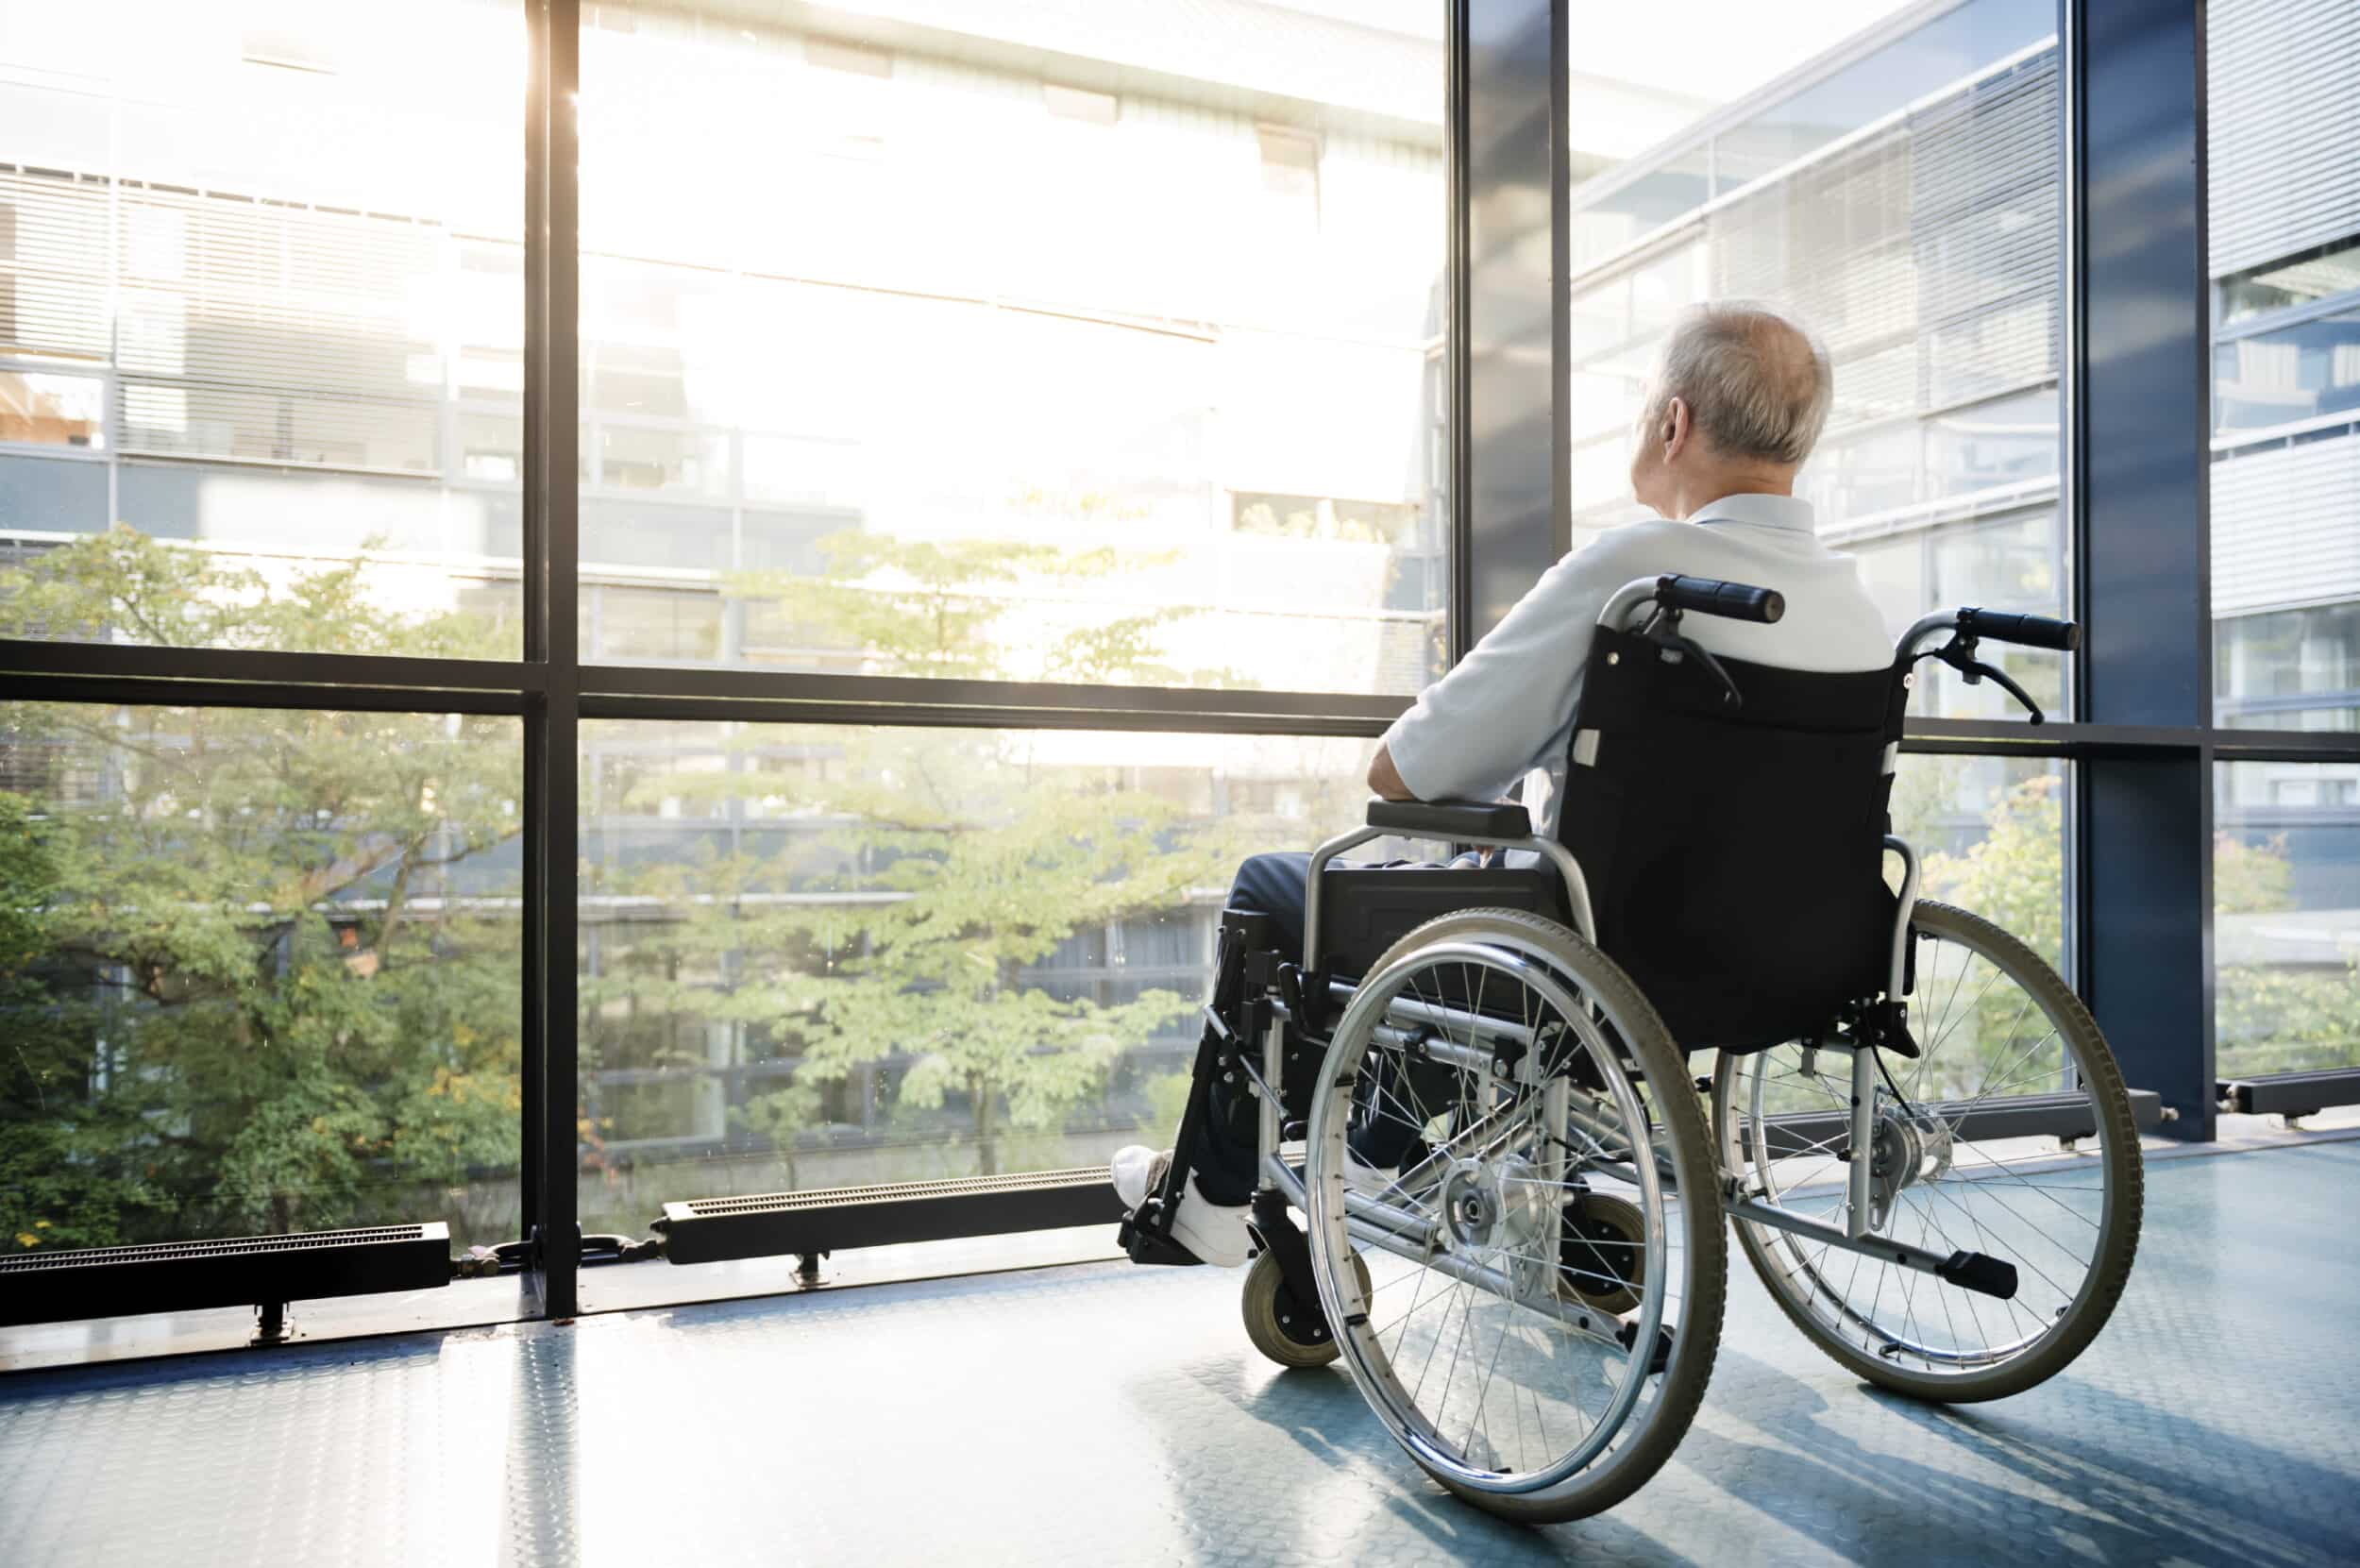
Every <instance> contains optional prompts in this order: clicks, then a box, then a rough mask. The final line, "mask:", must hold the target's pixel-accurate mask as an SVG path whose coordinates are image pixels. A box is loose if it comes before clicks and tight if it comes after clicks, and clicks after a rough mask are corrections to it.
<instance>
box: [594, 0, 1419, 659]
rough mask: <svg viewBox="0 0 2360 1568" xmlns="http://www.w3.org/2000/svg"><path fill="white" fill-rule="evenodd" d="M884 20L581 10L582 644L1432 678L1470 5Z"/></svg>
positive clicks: (668, 651) (982, 9)
mask: <svg viewBox="0 0 2360 1568" xmlns="http://www.w3.org/2000/svg"><path fill="white" fill-rule="evenodd" d="M868 9H869V10H870V11H871V12H872V13H873V14H872V15H871V17H870V20H869V21H868V23H867V24H862V25H850V24H840V23H839V24H822V23H821V22H820V21H818V20H816V19H812V18H804V19H801V20H795V19H788V20H782V19H781V18H780V16H779V14H778V8H776V7H772V6H767V5H758V4H750V3H743V0H699V3H697V4H693V5H685V6H682V5H643V6H634V5H599V6H596V7H590V8H585V9H584V17H583V25H582V350H581V352H582V492H581V515H582V598H581V615H582V656H583V658H584V659H585V660H587V661H591V662H599V661H609V662H628V663H691V664H699V665H722V666H734V667H750V668H761V669H780V670H801V671H836V672H846V673H858V674H880V675H907V676H929V675H933V676H952V677H988V678H998V679H1008V680H1025V681H1060V682H1085V683H1122V684H1141V683H1145V684H1169V685H1188V686H1220V687H1231V688H1239V687H1261V688H1282V687H1292V688H1296V689H1306V690H1320V691H1335V692H1354V693H1405V694H1406V693H1412V692H1415V691H1416V690H1417V689H1418V688H1419V687H1420V686H1421V685H1423V684H1424V683H1425V681H1426V680H1427V679H1429V678H1430V677H1431V676H1432V675H1433V674H1435V673H1437V672H1438V670H1439V667H1440V663H1439V662H1440V660H1441V657H1442V654H1443V639H1442V633H1441V627H1442V615H1443V605H1444V602H1445V593H1444V582H1443V575H1442V574H1443V563H1444V559H1445V551H1444V519H1443V517H1442V514H1441V508H1440V505H1439V501H1438V497H1437V490H1438V487H1439V485H1440V483H1441V472H1440V469H1439V467H1438V465H1437V463H1438V458H1439V454H1440V446H1439V443H1437V442H1436V441H1435V440H1434V439H1432V437H1433V433H1434V432H1435V431H1436V430H1439V428H1440V422H1441V413H1442V411H1441V407H1440V405H1439V402H1438V400H1437V396H1436V394H1437V392H1438V390H1439V388H1440V386H1441V377H1440V375H1439V365H1440V354H1441V330H1442V315H1441V311H1442V297H1443V295H1442V244H1443V236H1444V232H1445V230H1444V225H1443V199H1444V191H1443V165H1442V126H1441V118H1442V57H1441V18H1442V8H1441V7H1440V6H1439V5H1434V6H1425V5H1420V6H1414V7H1404V6H1392V7H1386V8H1375V9H1374V10H1373V11H1372V12H1371V13H1370V16H1369V18H1368V19H1366V20H1360V21H1349V20H1346V19H1345V18H1344V16H1343V15H1342V13H1340V12H1339V11H1337V10H1335V9H1334V8H1316V9H1315V8H1309V7H1306V8H1290V7H1285V6H1264V5H1255V4H1244V3H1237V0H1228V3H1222V4H1215V5H1210V6H1205V7H1201V8H1196V9H1195V10H1194V11H1192V12H1191V18H1192V22H1191V25H1190V26H1189V27H1188V28H1185V29H1184V28H1182V27H1180V26H1177V25H1172V23H1171V22H1170V21H1169V20H1168V19H1166V18H1163V17H1161V16H1160V15H1159V14H1158V12H1157V10H1156V8H1153V7H1142V6H1114V7H1106V8H1091V9H1088V10H1087V11H1082V10H1073V9H1071V8H1047V9H1044V8H1039V7H1034V6H1027V5H1021V4H1015V3H1007V0H992V3H981V4H964V3H963V4H958V5H949V4H938V3H932V0H897V3H892V4H887V5H884V6H881V7H875V8H868ZM847 26H850V27H851V30H846V27H847Z"/></svg>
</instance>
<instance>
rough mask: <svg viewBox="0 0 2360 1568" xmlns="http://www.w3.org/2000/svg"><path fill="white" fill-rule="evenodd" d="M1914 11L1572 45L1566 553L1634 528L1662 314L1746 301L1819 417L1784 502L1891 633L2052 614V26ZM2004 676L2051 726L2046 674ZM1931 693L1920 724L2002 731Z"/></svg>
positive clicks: (1775, 13)
mask: <svg viewBox="0 0 2360 1568" xmlns="http://www.w3.org/2000/svg"><path fill="white" fill-rule="evenodd" d="M1928 9H1929V8H1909V7H1905V6H1902V5H1899V4H1896V3H1892V0H1851V3H1847V4H1843V5H1832V6H1826V7H1817V8H1806V9H1804V10H1798V9H1797V8H1793V7H1788V8H1762V7H1759V6H1753V5H1741V4H1735V3H1729V4H1713V5H1709V6H1707V7H1705V8H1704V10H1703V11H1702V12H1701V13H1698V12H1696V11H1694V9H1692V10H1691V11H1690V12H1688V13H1686V14H1685V16H1684V20H1683V33H1682V38H1683V40H1684V41H1686V42H1684V44H1683V46H1679V47H1675V46H1673V45H1672V44H1671V43H1670V42H1668V41H1667V38H1666V36H1665V35H1664V34H1663V32H1662V30H1661V29H1660V27H1658V26H1654V25H1635V24H1634V25H1623V26H1615V25H1601V26H1600V27H1599V28H1598V29H1597V32H1598V36H1597V37H1596V38H1594V39H1592V38H1589V37H1587V36H1585V41H1584V42H1585V47H1584V50H1583V52H1582V59H1581V64H1580V69H1579V72H1578V73H1577V74H1576V76H1575V78H1574V80H1573V82H1572V84H1571V103H1572V110H1571V116H1572V124H1571V126H1570V134H1571V136H1572V139H1573V143H1574V149H1575V152H1574V156H1575V159H1576V166H1577V167H1580V168H1586V169H1590V170H1593V171H1594V172H1593V173H1592V174H1591V175H1590V176H1589V177H1587V178H1586V179H1583V178H1577V179H1576V185H1575V188H1574V193H1573V209H1574V215H1573V226H1574V235H1575V240H1574V254H1575V271H1574V277H1573V278H1572V281H1571V290H1572V300H1571V306H1572V312H1573V319H1574V321H1575V323H1576V327H1575V333H1574V362H1573V364H1572V365H1571V367H1570V373H1571V375H1572V378H1573V381H1572V386H1571V389H1570V391H1571V401H1572V406H1573V407H1574V409H1575V410H1576V417H1575V430H1574V434H1575V439H1576V455H1575V461H1574V479H1573V486H1574V493H1573V508H1574V516H1575V522H1576V543H1578V542H1579V541H1580V539H1581V538H1583V537H1585V536H1587V534H1588V533H1589V532H1591V531H1595V530H1599V529H1603V528H1607V527H1610V526H1612V525H1614V524H1616V523H1621V522H1626V521H1628V520H1630V519H1632V518H1634V517H1637V516H1640V515H1642V514H1643V513H1642V511H1641V509H1640V508H1639V506H1638V505H1637V503H1636V502H1635V501H1633V500H1632V498H1631V497H1630V493H1629V483H1628V479H1627V445H1628V441H1629V427H1630V422H1631V419H1632V416H1633V415H1634V414H1635V413H1637V410H1638V402H1639V397H1640V395H1641V391H1642V383H1643V380H1644V376H1645V374H1646V372H1647V369H1648V366H1649V363H1650V361H1651V359H1652V356H1653V354H1654V352H1655V351H1656V349H1657V347H1658V346H1659V345H1660V341H1661V337H1662V333H1663V331H1664V329H1666V327H1667V326H1668V325H1669V324H1670V322H1671V321H1672V320H1673V319H1675V316H1676V314H1677V310H1678V308H1679V307H1680V306H1682V305H1685V304H1688V303H1691V302H1693V301H1695V300H1700V299H1711V298H1731V297H1751V298H1762V299H1768V300H1770V301H1772V302H1774V303H1776V304H1778V305H1780V306H1782V307H1784V308H1786V309H1789V310H1792V311H1794V312H1796V313H1797V314H1798V315H1799V316H1801V317H1802V319H1804V320H1805V321H1806V322H1808V323H1809V324H1811V325H1812V326H1813V327H1814V328H1816V329H1818V331H1819V332H1820V333H1821V335H1822V336H1823V337H1824V338H1825V339H1826V340H1827V343H1828V346H1829V352H1830V354H1831V356H1832V357H1833V360H1834V363H1835V383H1836V384H1835V409H1834V413H1833V414H1832V416H1831V418H1830V420H1829V426H1828V430H1827V432H1826V434H1825V436H1824V437H1823V438H1822V440H1821V442H1820V446H1819V449H1818V451H1817V453H1816V454H1815V455H1814V456H1813V457H1812V461H1811V462H1810V463H1809V464H1806V465H1805V467H1804V469H1803V472H1802V475H1801V477H1800V479H1799V481H1798V483H1797V494H1799V495H1802V496H1805V497H1808V498H1809V499H1811V500H1812V502H1813V504H1814V505H1815V506H1816V508H1817V512H1818V524H1819V530H1820V533H1821V536H1822V537H1823V538H1825V539H1827V540H1828V541H1829V543H1830V544H1833V545H1835V546H1837V547H1838V548H1844V549H1848V550H1852V551H1855V552H1857V553H1859V554H1860V555H1861V556H1862V558H1863V569H1864V571H1865V572H1866V573H1867V575H1868V576H1869V578H1870V581H1871V582H1872V584H1873V585H1874V586H1875V588H1876V589H1877V591H1878V595H1879V599H1880V602H1881V603H1882V604H1883V606H1884V609H1885V613H1886V617H1887V619H1888V621H1889V623H1890V626H1891V629H1892V631H1893V632H1895V633H1896V635H1897V634H1898V633H1899V632H1901V631H1902V630H1903V629H1904V628H1906V627H1907V626H1908V625H1909V623H1910V622H1912V621H1913V620H1915V619H1916V618H1917V617H1918V616H1919V615H1922V614H1924V613H1925V612H1927V611H1928V610H1931V609H1936V608H1947V607H1950V606H1954V605H1958V604H1968V603H1981V604H1984V605H1988V606H1993V607H2004V608H2007V609H2011V610H2024V611H2032V612H2035V613H2038V614H2043V615H2065V614H2066V613H2067V608H2068V606H2069V604H2070V602H2071V600H2070V595H2069V586H2070V585H2069V582H2068V581H2067V577H2066V556H2067V551H2066V548H2065V531H2064V525H2063V524H2062V523H2061V521H2060V519H2059V512H2058V506H2057V474H2058V429H2059V424H2058V403H2057V383H2058V374H2057V366H2058V362H2059V361H2058V352H2059V349H2058V344H2059V330H2060V325H2059V324H2060V319H2061V318H2060V307H2059V297H2060V278H2061V266H2062V260H2061V251H2060V247H2059V235H2060V232H2061V229H2060V222H2061V210H2060V206H2059V194H2058V193H2059V188H2060V187H2059V169H2060V164H2061V149H2060V142H2059V134H2058V126H2059V112H2058V110H2059V102H2058V92H2059V87H2058V56H2057V48H2056V40H2055V36H2054V34H2055V29H2056V8H2055V7H2054V5H2053V4H2049V3H2048V0H1967V3H1966V4H1964V5H1960V6H1955V7H1950V8H1944V9H1941V10H1940V12H1939V14H1934V15H1928V14H1926V13H1927V10H1928ZM1708 174H1709V178H1708V177H1706V175H1708ZM1709 197H1710V198H1712V199H1711V205H1708V198H1709ZM1986 651H1989V650H1988V649H1987V650H1986ZM2005 658H2006V661H2007V663H2008V666H2009V668H2010V672H2011V673H2012V674H2014V675H2015V676H2016V677H2017V679H2018V680H2020V681H2022V682H2023V683H2024V684H2025V685H2026V686H2027V687H2028V688H2030V689H2031V690H2032V691H2033V692H2034V693H2035V695H2038V696H2040V697H2041V698H2042V700H2043V701H2044V703H2045V704H2046V705H2047V706H2048V707H2049V709H2050V711H2052V712H2058V711H2062V709H2063V706H2064V701H2065V690H2066V683H2065V669H2064V660H2063V658H2062V657H2061V656H2060V655H2057V654H2052V653H2043V652H2039V651H2035V650H2030V649H2007V650H2006V652H2005ZM1939 674H1940V678H1939V679H1936V680H1933V681H1930V683H1928V685H1927V686H1926V688H1925V689H1924V690H1923V691H1922V692H1921V693H1920V694H1919V700H1918V701H1917V703H1916V711H1917V712H1918V713H1920V714H1921V715H1927V716H1935V717H2018V716H2019V714H2020V710H2018V709H2017V708H2016V707H2015V706H2014V704H2013V703H2012V702H2011V701H2009V700H2008V699H2007V698H2006V697H2005V696H2004V695H2002V694H2001V693H1999V692H1998V690H1996V689H1995V688H1993V687H1991V686H1989V685H1983V686H1980V687H1969V686H1966V685H1964V684H1963V683H1959V682H1957V681H1956V680H1954V679H1952V678H1950V677H1949V675H1948V672H1947V671H1942V672H1939Z"/></svg>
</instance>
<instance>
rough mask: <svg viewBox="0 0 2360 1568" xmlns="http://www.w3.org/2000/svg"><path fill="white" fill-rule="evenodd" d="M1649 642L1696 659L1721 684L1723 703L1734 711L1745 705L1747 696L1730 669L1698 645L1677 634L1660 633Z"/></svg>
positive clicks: (1667, 650)
mask: <svg viewBox="0 0 2360 1568" xmlns="http://www.w3.org/2000/svg"><path fill="white" fill-rule="evenodd" d="M1647 640H1648V641H1649V642H1651V643H1653V644H1655V646H1656V647H1658V648H1660V649H1663V650H1664V651H1665V652H1667V653H1678V654H1681V655H1684V656H1690V657H1694V659H1695V661H1696V662H1697V663H1698V664H1700V665H1702V666H1704V667H1705V668H1706V669H1707V670H1708V671H1710V672H1711V676H1712V678H1713V679H1714V680H1716V681H1718V682H1720V683H1721V700H1722V701H1724V702H1726V703H1728V705H1729V707H1730V708H1731V709H1732V710H1735V709H1738V708H1742V707H1744V706H1745V693H1744V692H1742V691H1739V690H1738V689H1737V682H1736V681H1735V679H1733V678H1732V677H1731V676H1730V674H1729V672H1728V669H1726V668H1724V667H1723V666H1722V664H1721V661H1720V660H1718V659H1716V658H1714V657H1713V656H1712V655H1711V653H1708V652H1707V651H1705V649H1703V648H1701V647H1699V646H1698V645H1697V644H1695V643H1693V642H1691V641H1689V640H1688V639H1687V638H1686V637H1684V636H1681V635H1680V634H1679V633H1678V632H1656V633H1655V634H1654V635H1652V636H1650V637H1649V638H1648V639H1647Z"/></svg>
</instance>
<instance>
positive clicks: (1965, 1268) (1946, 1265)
mask: <svg viewBox="0 0 2360 1568" xmlns="http://www.w3.org/2000/svg"><path fill="white" fill-rule="evenodd" d="M1934 1277H1935V1278H1936V1279H1939V1280H1942V1281H1944V1282H1945V1283H1947V1284H1950V1285H1955V1286H1957V1287H1958V1288H1959V1289H1960V1290H1976V1291H1980V1292H1981V1293H1982V1294H1984V1295H1986V1296H1998V1298H1999V1299H2000V1300H2001V1301H2007V1300H2010V1299H2012V1298H2013V1297H2014V1295H2015V1265H2014V1264H2013V1263H2007V1262H2002V1261H2001V1260H2000V1259H1998V1258H1997V1257H1992V1256H1987V1255H1986V1254H1983V1253H1979V1252H1954V1253H1952V1254H1951V1255H1950V1256H1948V1257H1947V1258H1945V1259H1943V1260H1942V1262H1940V1263H1938V1264H1936V1265H1935V1266H1934Z"/></svg>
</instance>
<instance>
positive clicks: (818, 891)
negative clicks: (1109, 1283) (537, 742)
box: [581, 721, 1414, 1231]
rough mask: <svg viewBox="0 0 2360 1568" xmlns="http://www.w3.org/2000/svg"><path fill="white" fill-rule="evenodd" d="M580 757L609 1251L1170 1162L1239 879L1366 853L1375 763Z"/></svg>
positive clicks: (650, 728) (1259, 747)
mask: <svg viewBox="0 0 2360 1568" xmlns="http://www.w3.org/2000/svg"><path fill="white" fill-rule="evenodd" d="M584 744H585V747H586V755H585V757H584V765H583V791H584V807H583V809H584V812H585V817H584V820H583V828H582V855H583V866H584V880H583V884H582V966H583V971H582V1031H583V1033H582V1084H581V1094H582V1126H583V1128H584V1129H585V1132H584V1138H585V1149H584V1161H585V1164H584V1169H583V1172H582V1223H583V1225H584V1226H585V1228H588V1229H591V1230H626V1231H628V1230H631V1229H632V1227H634V1226H638V1225H642V1224H644V1223H645V1222H646V1220H647V1218H648V1216H649V1215H650V1214H652V1213H654V1212H655V1211H656V1209H657V1206H659V1205H660V1204H661V1203H663V1202H665V1201H666V1200H675V1199H683V1198H690V1197H700V1196H706V1195H711V1194H716V1193H730V1192H748V1191H766V1190H778V1189H795V1188H825V1187H839V1186H848V1185H859V1184H863V1183H868V1182H877V1181H898V1180H919V1179H931V1178H936V1177H942V1176H955V1175H968V1174H974V1173H978V1172H981V1173H992V1172H1011V1171H1024V1170H1040V1169H1054V1168H1064V1167H1070V1166H1080V1165H1090V1164H1097V1163H1102V1162H1104V1159H1105V1158H1106V1157H1107V1156H1108V1155H1110V1154H1111V1153H1112V1152H1113V1151H1114V1150H1115V1149H1116V1148H1117V1147H1119V1146H1120V1145H1121V1144H1124V1143H1131V1142H1137V1141H1139V1140H1141V1139H1142V1138H1145V1139H1147V1140H1149V1141H1152V1142H1161V1141H1163V1140H1165V1139H1166V1138H1168V1137H1169V1134H1170V1132H1171V1129H1172V1126H1173V1125H1174V1124H1175V1123H1176V1121H1178V1117H1179V1108H1180V1102H1181V1099H1182V1097H1183V1096H1184V1095H1185V1093H1186V1088H1187V1072H1188V1064H1189V1060H1190V1057H1191V1053H1192V1052H1193V1050H1194V1047H1195V1043H1196V1038H1197V1034H1198V1024H1197V1020H1196V1012H1197V1008H1198V1007H1199V1005H1200V1004H1201V1003H1203V1001H1204V997H1205V985H1206V981H1207V977H1208V974H1209V967H1210V964H1211V958H1212V951H1213V932H1214V928H1215V925H1216V923H1217V922H1218V920H1219V919H1220V911H1221V907H1222V900H1223V896H1224V895H1225V894H1226V892H1227V890H1228V885H1229V878H1230V875H1231V872H1232V871H1233V869H1234V868H1235V867H1236V864H1237V862H1238V861H1239V858H1241V857H1242V856H1243V855H1245V854H1248V853H1252V852H1255V851H1264V850H1304V849H1308V848H1309V847H1310V846H1311V845H1312V844H1314V843H1316V842H1317V841H1318V840H1320V839H1322V838H1324V837H1327V836H1330V835H1333V834H1335V833H1337V832H1339V831H1340V830H1342V829H1343V828H1345V827H1347V826H1353V825H1357V823H1358V821H1359V819H1360V813H1361V810H1362V804H1363V802H1364V801H1365V800H1366V798H1367V791H1366V789H1365V788H1364V786H1363V784H1362V783H1361V774H1362V771H1363V770H1364V768H1365V767H1366V765H1367V759H1368V752H1369V749H1370V743H1369V742H1367V741H1365V740H1349V739H1304V738H1297V737H1288V736H1262V737H1256V736H1223V737H1208V736H1204V735H1188V734H1140V733H1103V732H1071V731H1006V730H952V729H943V730H935V729H882V728H851V727H820V726H794V725H719V724H694V723H684V722H683V723H652V722H649V723H643V722H636V721H633V722H628V723H624V722H616V723H603V724H598V725H595V726H593V727H591V728H590V729H589V731H588V732H587V733H586V734H585V740H584ZM1366 852H1367V853H1368V854H1370V855H1371V856H1372V857H1378V858H1381V857H1383V856H1384V855H1385V854H1386V853H1387V852H1389V851H1388V847H1387V846H1385V845H1379V846H1376V847H1374V848H1373V849H1371V850H1370V851H1366ZM1390 852H1391V853H1394V854H1404V853H1410V852H1414V851H1410V850H1409V849H1408V848H1407V847H1406V846H1393V847H1391V850H1390Z"/></svg>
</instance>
